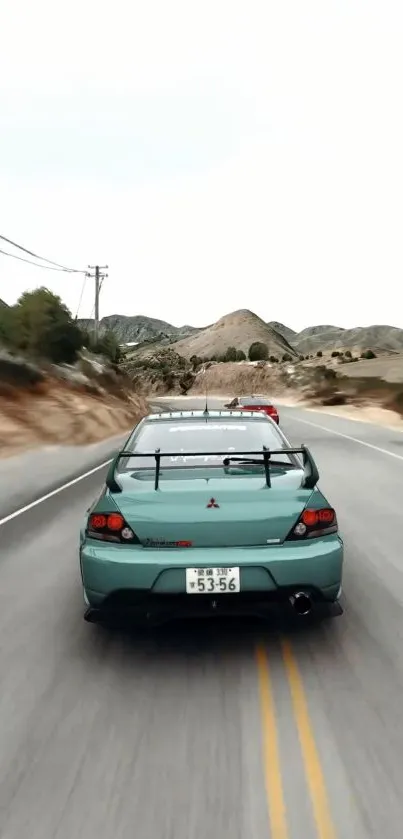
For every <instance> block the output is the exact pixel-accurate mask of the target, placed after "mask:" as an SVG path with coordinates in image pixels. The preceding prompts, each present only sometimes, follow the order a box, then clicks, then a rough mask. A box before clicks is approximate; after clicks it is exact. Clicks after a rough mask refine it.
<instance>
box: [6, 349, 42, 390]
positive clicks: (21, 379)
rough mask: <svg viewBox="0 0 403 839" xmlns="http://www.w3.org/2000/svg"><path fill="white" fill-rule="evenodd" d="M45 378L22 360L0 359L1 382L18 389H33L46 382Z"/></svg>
mask: <svg viewBox="0 0 403 839" xmlns="http://www.w3.org/2000/svg"><path fill="white" fill-rule="evenodd" d="M44 378H45V377H44V376H43V374H42V373H41V372H40V370H37V369H36V367H34V366H33V365H31V364H27V363H25V362H24V361H23V360H22V359H16V358H8V357H6V356H1V357H0V381H1V382H5V383H7V384H10V385H17V386H18V387H32V386H34V385H37V384H39V383H40V382H43V381H44Z"/></svg>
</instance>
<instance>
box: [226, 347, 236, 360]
mask: <svg viewBox="0 0 403 839" xmlns="http://www.w3.org/2000/svg"><path fill="white" fill-rule="evenodd" d="M236 353H237V351H236V347H227V349H226V350H225V353H224V355H223V361H236V360H237V358H236Z"/></svg>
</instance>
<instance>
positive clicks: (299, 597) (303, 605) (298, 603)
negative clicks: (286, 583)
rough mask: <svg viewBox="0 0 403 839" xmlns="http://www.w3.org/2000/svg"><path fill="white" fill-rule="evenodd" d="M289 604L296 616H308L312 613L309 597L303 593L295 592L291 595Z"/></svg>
mask: <svg viewBox="0 0 403 839" xmlns="http://www.w3.org/2000/svg"><path fill="white" fill-rule="evenodd" d="M290 603H291V606H292V607H293V609H294V611H295V612H296V613H297V615H309V613H310V612H312V608H313V603H312V600H311V597H310V595H309V594H307V593H306V592H305V591H297V592H296V593H295V594H292V595H291V597H290Z"/></svg>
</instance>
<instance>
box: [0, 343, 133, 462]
mask: <svg viewBox="0 0 403 839" xmlns="http://www.w3.org/2000/svg"><path fill="white" fill-rule="evenodd" d="M23 368H24V365H21V364H19V365H18V368H17V366H16V365H10V364H9V363H8V362H5V361H4V359H2V360H1V363H0V457H8V456H12V455H14V454H18V453H20V452H22V451H25V450H28V449H32V448H35V447H37V446H43V445H55V444H70V445H85V444H89V443H95V442H98V441H100V440H103V439H105V438H107V437H110V436H112V435H114V434H118V433H119V432H120V431H122V432H124V431H126V429H127V430H129V429H130V427H132V426H133V425H134V424H135V423H136V422H137V421H138V420H139V419H140V418H141V417H142V416H144V415H145V414H146V413H147V412H148V407H147V403H146V400H145V398H144V397H143V396H140V395H137V394H136V393H134V392H133V391H132V389H131V387H130V386H129V384H128V382H126V381H125V380H123V379H121V378H120V377H119V376H117V375H116V374H113V373H112V372H105V370H98V373H94V371H93V379H92V380H91V379H90V377H89V376H85V375H84V374H82V373H79V374H78V375H76V376H74V375H73V376H71V375H70V374H66V371H64V372H65V375H64V376H63V371H57V375H56V374H55V373H53V375H52V373H51V372H49V371H48V372H47V373H46V374H45V373H44V372H42V371H38V370H37V369H36V368H34V367H30V366H29V365H27V366H26V369H25V370H24V369H23Z"/></svg>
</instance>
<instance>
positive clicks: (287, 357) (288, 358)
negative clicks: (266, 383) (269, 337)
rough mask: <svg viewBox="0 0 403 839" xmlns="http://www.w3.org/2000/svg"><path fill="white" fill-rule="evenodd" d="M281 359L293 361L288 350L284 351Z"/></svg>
mask: <svg viewBox="0 0 403 839" xmlns="http://www.w3.org/2000/svg"><path fill="white" fill-rule="evenodd" d="M281 360H282V361H292V356H291V355H290V354H289V353H288V352H286V353H284V355H283V357H282V359H281Z"/></svg>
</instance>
